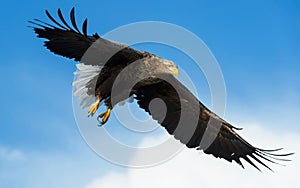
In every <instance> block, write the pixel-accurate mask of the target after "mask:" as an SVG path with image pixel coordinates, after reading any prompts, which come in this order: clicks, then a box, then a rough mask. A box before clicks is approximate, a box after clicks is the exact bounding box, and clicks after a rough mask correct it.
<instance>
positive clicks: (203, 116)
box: [29, 8, 292, 170]
mask: <svg viewBox="0 0 300 188" xmlns="http://www.w3.org/2000/svg"><path fill="white" fill-rule="evenodd" d="M46 15H47V16H48V17H49V19H50V20H51V21H52V23H51V24H49V23H47V22H44V21H41V20H39V19H34V20H33V21H29V22H30V23H32V24H34V26H33V29H34V31H35V33H36V34H37V36H38V37H39V38H44V39H45V42H44V45H45V47H46V48H47V49H49V50H50V51H51V52H53V53H55V54H58V55H61V56H64V57H67V58H70V59H74V60H75V61H78V62H80V63H79V64H77V72H76V74H77V80H75V81H74V83H73V85H74V87H75V92H74V94H75V95H77V96H79V97H80V98H81V99H82V103H81V105H82V106H83V107H88V106H90V108H89V111H88V115H89V116H92V115H94V114H95V113H96V111H97V109H98V107H99V105H100V102H101V101H103V103H104V105H106V106H107V111H106V112H104V113H102V114H100V115H98V120H99V122H100V124H101V125H103V124H104V123H106V122H107V121H108V118H109V116H110V112H111V110H112V109H113V107H114V106H115V105H116V104H117V103H118V102H120V101H123V100H124V99H126V98H128V97H132V96H133V97H134V98H135V99H136V100H137V103H138V105H139V106H140V108H142V109H144V110H145V111H146V112H148V113H149V114H150V115H151V116H152V118H153V119H155V120H157V121H158V123H159V124H160V125H161V126H163V127H165V129H166V130H167V131H168V133H170V134H172V135H174V137H175V138H176V139H178V140H180V141H181V142H182V143H183V144H185V145H186V146H187V147H188V148H197V149H203V150H204V153H206V154H212V155H213V156H215V157H217V158H223V159H225V160H227V161H229V162H232V161H235V162H237V163H238V164H239V165H241V166H242V167H243V168H244V166H243V164H242V162H241V159H244V160H245V161H247V162H248V163H250V164H251V165H252V166H254V167H255V168H257V169H258V170H259V168H258V166H257V165H256V164H255V163H254V162H253V161H256V162H258V163H259V164H261V165H263V166H265V167H266V168H268V169H270V168H269V167H268V166H267V165H266V164H265V161H268V162H272V163H276V161H278V160H282V161H287V160H288V159H285V158H284V157H285V156H288V155H291V154H292V153H288V154H277V153H276V151H278V150H280V149H275V150H264V149H260V148H257V147H254V146H252V145H251V144H249V143H248V142H247V141H245V140H244V139H243V138H242V137H241V136H239V135H238V134H237V133H236V132H235V129H237V128H235V127H234V126H232V125H231V124H229V123H227V122H226V121H224V120H223V119H222V118H220V117H219V116H217V115H216V114H214V113H213V112H211V111H210V110H209V109H208V108H206V107H205V106H204V105H203V104H202V103H201V102H200V101H199V100H198V99H197V98H196V97H195V96H194V95H193V94H192V93H191V92H190V91H189V90H188V89H187V88H186V87H185V86H184V85H182V84H181V83H180V82H179V81H178V80H177V79H176V78H175V77H174V75H177V74H178V69H177V66H176V64H175V63H174V62H172V61H169V60H165V59H162V58H160V57H158V56H156V55H154V54H151V53H148V52H144V51H138V50H135V49H133V48H131V47H129V46H126V45H124V44H120V43H116V42H112V41H108V40H105V39H103V38H101V37H100V36H99V35H98V34H97V33H95V34H93V35H88V33H87V19H85V21H84V22H83V25H82V29H81V30H80V29H79V28H78V26H77V24H76V22H75V16H74V8H73V9H72V10H71V13H70V24H69V23H68V22H67V21H66V20H65V19H64V17H63V15H62V13H61V10H60V9H58V17H59V20H60V21H57V20H56V19H54V18H53V17H52V16H51V15H50V13H49V12H48V11H46ZM87 51H88V53H91V55H86V52H87ZM134 62H135V63H136V66H134V67H133V68H132V69H129V70H131V71H132V72H129V73H128V74H125V76H124V77H123V78H122V80H125V81H126V80H129V79H134V78H133V77H135V78H136V77H137V78H139V77H140V78H141V81H139V82H138V83H137V84H135V85H134V87H132V88H131V90H130V91H125V89H124V91H122V90H120V91H119V94H117V96H116V100H114V102H112V100H111V99H112V97H111V92H112V86H113V83H114V82H115V80H116V78H117V76H118V75H119V73H120V72H121V71H122V70H124V69H125V68H126V67H127V66H129V65H131V64H133V63H134ZM126 92H128V93H129V96H128V95H127V96H125V98H124V93H126ZM156 98H159V99H161V100H163V101H164V103H165V104H166V108H167V111H166V114H165V115H164V116H163V117H162V114H161V112H160V110H159V109H154V110H153V109H149V104H150V102H151V101H152V100H153V99H156ZM183 108H184V109H188V111H187V112H186V113H185V116H186V117H185V118H186V119H189V118H195V117H196V119H197V121H196V125H195V127H194V128H193V127H192V128H191V127H190V126H191V125H190V124H189V123H188V122H185V124H184V126H183V127H181V128H180V129H178V127H177V126H178V123H179V120H180V118H181V110H182V109H183ZM195 109H199V113H196V112H197V110H195ZM211 120H213V122H217V124H219V125H220V127H219V128H217V127H214V126H212V127H210V130H208V131H210V132H211V133H213V132H214V128H215V129H216V131H217V133H216V137H215V139H214V140H213V142H212V143H211V144H210V145H209V146H208V147H201V140H202V138H203V135H204V132H205V131H206V129H207V127H208V122H209V121H211ZM177 129H178V130H177ZM189 129H193V132H192V134H191V135H190V136H186V134H189V133H190V132H189V131H187V130H189ZM210 132H209V134H210ZM187 137H188V138H189V139H187ZM274 152H275V153H274ZM270 170H271V169H270Z"/></svg>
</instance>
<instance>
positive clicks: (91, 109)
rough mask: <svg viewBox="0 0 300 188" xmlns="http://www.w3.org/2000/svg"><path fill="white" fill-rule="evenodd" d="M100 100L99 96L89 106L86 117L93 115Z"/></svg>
mask: <svg viewBox="0 0 300 188" xmlns="http://www.w3.org/2000/svg"><path fill="white" fill-rule="evenodd" d="M100 102H101V98H100V97H98V99H97V101H96V102H95V103H94V104H93V105H92V106H91V108H90V109H89V111H88V117H90V116H93V115H94V114H95V113H96V111H97V110H98V108H99V104H100Z"/></svg>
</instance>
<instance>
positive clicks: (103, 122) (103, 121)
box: [97, 107, 111, 126]
mask: <svg viewBox="0 0 300 188" xmlns="http://www.w3.org/2000/svg"><path fill="white" fill-rule="evenodd" d="M110 111H111V108H110V107H109V108H108V109H107V111H106V112H104V113H102V114H100V115H99V116H98V117H97V120H98V121H99V123H100V126H102V125H104V124H105V123H106V122H107V120H108V118H109V116H110ZM100 118H102V120H101V122H100Z"/></svg>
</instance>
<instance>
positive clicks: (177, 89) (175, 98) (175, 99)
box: [135, 76, 292, 170]
mask: <svg viewBox="0 0 300 188" xmlns="http://www.w3.org/2000/svg"><path fill="white" fill-rule="evenodd" d="M135 95H136V97H135V98H136V99H137V100H138V104H139V106H140V107H141V108H143V109H144V110H145V111H147V112H148V113H149V114H150V115H151V116H152V118H153V119H155V120H157V121H158V123H159V124H161V125H162V126H163V127H165V128H166V130H167V131H168V132H169V133H170V134H172V135H174V137H175V138H176V139H178V140H180V141H181V142H182V143H183V144H185V145H186V146H187V147H189V148H197V149H202V150H204V153H206V154H212V155H213V156H215V157H217V158H223V159H226V160H227V161H229V162H232V161H235V162H237V163H238V164H239V165H241V166H242V167H243V168H244V166H243V164H242V162H241V159H244V160H246V161H247V162H248V163H250V164H251V165H252V166H254V167H255V168H257V169H258V170H260V169H259V168H258V167H257V166H256V164H255V163H254V162H253V160H254V161H256V162H258V163H260V164H261V165H263V166H265V167H266V168H268V169H270V168H269V167H268V166H267V165H266V164H265V163H264V162H263V160H265V161H268V162H272V163H276V160H283V161H287V159H282V158H280V157H284V156H288V155H291V154H292V153H289V154H275V153H273V152H275V151H278V150H280V149H276V150H263V149H259V148H257V147H254V146H252V145H251V144H249V143H248V142H247V141H245V140H244V139H243V138H242V137H241V136H239V135H238V134H237V133H236V132H235V131H234V129H237V128H235V127H233V126H232V125H230V124H229V123H227V122H225V121H224V120H222V119H221V118H220V117H219V116H217V115H216V114H214V113H213V112H211V111H210V110H209V109H208V108H206V107H205V106H204V105H203V104H202V103H201V102H200V101H198V99H197V98H196V97H195V96H194V95H193V94H192V93H191V92H190V91H189V90H188V89H187V88H185V87H184V86H183V85H182V84H181V83H180V82H179V81H178V80H177V79H176V78H174V77H173V76H167V77H166V78H165V79H164V80H161V82H158V83H155V84H152V85H147V86H142V87H138V88H136V90H135ZM157 98H159V99H161V100H163V102H164V104H165V105H166V112H164V108H161V107H158V108H156V107H155V105H154V107H153V104H151V101H152V100H153V99H157ZM183 110H184V111H185V112H184V113H183V112H182V111H183ZM182 114H184V117H182V116H181V115H182ZM180 119H181V120H180ZM182 119H184V120H183V121H182ZM180 123H181V124H180ZM209 141H211V142H209ZM251 159H252V160H251ZM270 170H271V169H270Z"/></svg>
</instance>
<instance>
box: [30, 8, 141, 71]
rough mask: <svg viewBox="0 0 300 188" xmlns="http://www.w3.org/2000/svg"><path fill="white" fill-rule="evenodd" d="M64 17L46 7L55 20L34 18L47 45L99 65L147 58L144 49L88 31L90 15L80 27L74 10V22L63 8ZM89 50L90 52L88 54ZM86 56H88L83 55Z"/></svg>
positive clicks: (37, 29) (61, 53) (49, 16)
mask: <svg viewBox="0 0 300 188" xmlns="http://www.w3.org/2000/svg"><path fill="white" fill-rule="evenodd" d="M57 14H58V17H59V20H60V21H57V20H55V19H54V17H53V16H51V14H50V13H49V12H48V11H47V10H46V15H47V16H48V18H49V19H50V20H51V22H52V23H51V24H49V23H47V22H44V21H41V20H39V19H34V20H33V21H29V22H30V23H32V24H33V25H34V26H33V29H34V31H35V33H36V34H37V36H38V37H39V38H44V39H46V41H45V42H44V45H45V47H46V48H47V49H49V50H50V51H51V52H53V53H55V54H57V55H61V56H63V57H67V58H70V59H74V60H75V61H80V62H82V63H84V64H87V65H98V66H104V65H105V66H106V67H111V66H115V65H118V64H120V63H121V64H124V65H126V64H129V63H131V62H134V61H136V60H137V59H140V58H143V53H142V52H140V51H137V50H134V49H132V48H130V47H129V46H127V45H125V44H121V43H117V42H112V41H108V40H105V39H103V38H100V36H99V35H98V34H97V33H95V34H93V35H88V34H87V19H85V20H84V22H83V24H82V29H81V30H80V29H79V28H78V26H77V24H76V21H75V11H74V8H72V10H71V12H70V21H71V24H68V22H67V21H66V20H65V19H64V17H63V15H62V12H61V10H60V9H58V11H57ZM86 52H89V53H88V54H87V55H86V54H85V53H86ZM84 55H85V56H86V57H85V59H82V58H83V57H84Z"/></svg>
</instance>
